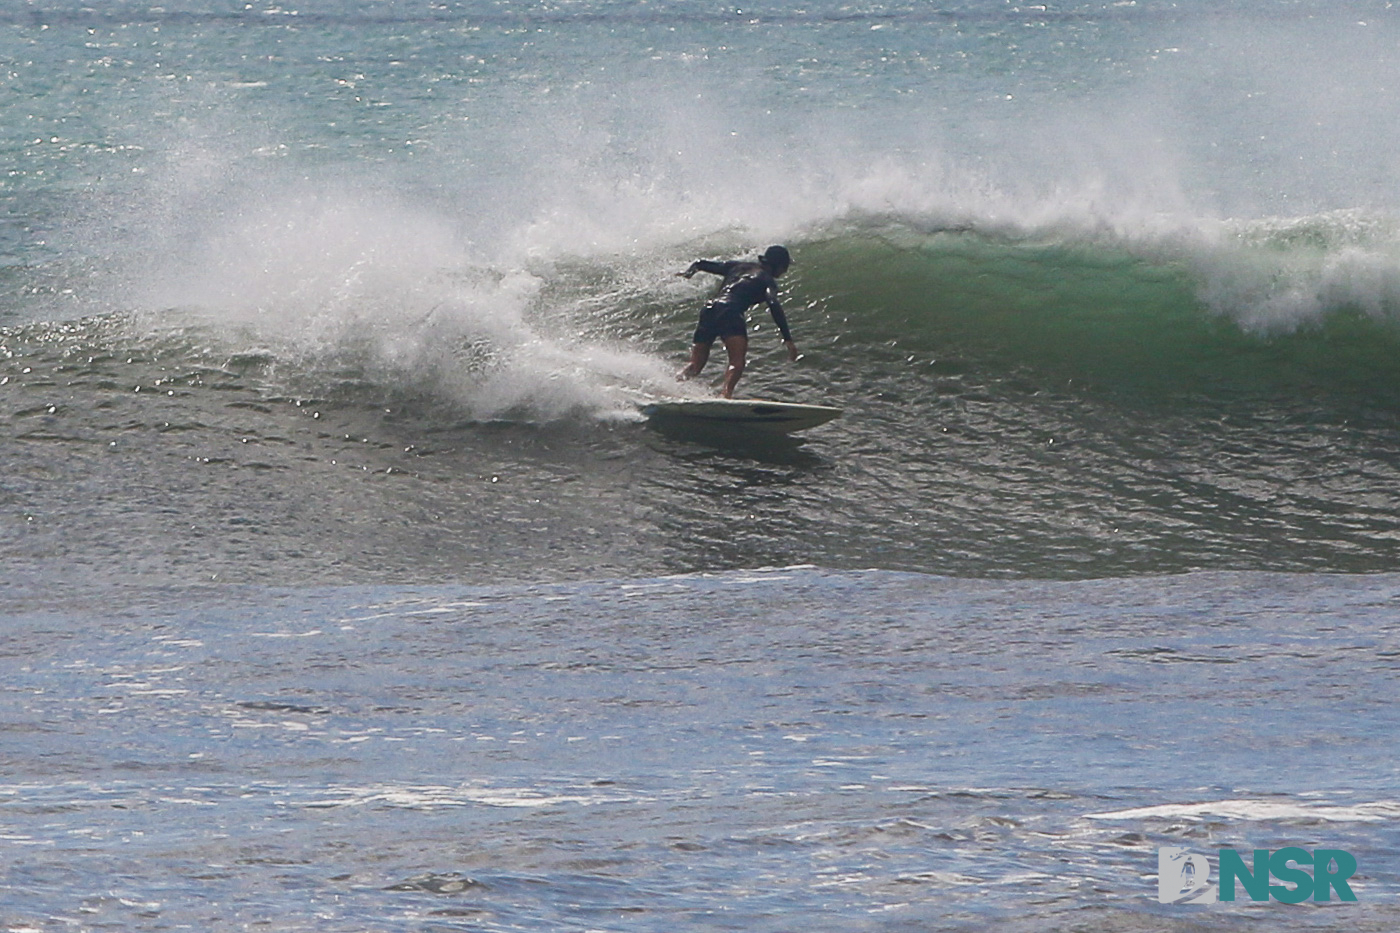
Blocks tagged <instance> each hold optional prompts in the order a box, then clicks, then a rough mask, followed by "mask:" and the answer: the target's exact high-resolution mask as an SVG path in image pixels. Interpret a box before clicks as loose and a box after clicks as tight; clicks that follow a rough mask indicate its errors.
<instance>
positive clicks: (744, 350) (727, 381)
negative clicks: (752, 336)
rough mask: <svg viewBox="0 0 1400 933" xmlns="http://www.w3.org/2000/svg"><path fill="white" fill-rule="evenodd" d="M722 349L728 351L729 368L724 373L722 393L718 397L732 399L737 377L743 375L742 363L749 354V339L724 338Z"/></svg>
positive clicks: (737, 337)
mask: <svg viewBox="0 0 1400 933" xmlns="http://www.w3.org/2000/svg"><path fill="white" fill-rule="evenodd" d="M724 349H726V350H728V351H729V367H728V368H727V369H726V370H725V371H724V391H723V392H721V393H720V395H722V396H724V397H725V398H733V397H734V387H735V386H737V385H738V384H739V377H740V376H742V375H743V374H744V362H745V359H746V358H747V357H748V353H749V338H748V337H743V336H734V337H725V338H724Z"/></svg>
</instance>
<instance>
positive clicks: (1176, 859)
mask: <svg viewBox="0 0 1400 933" xmlns="http://www.w3.org/2000/svg"><path fill="white" fill-rule="evenodd" d="M1157 900H1158V901H1160V902H1161V903H1163V904H1213V903H1215V888H1214V887H1212V886H1211V883H1210V862H1209V861H1208V860H1207V859H1206V857H1205V856H1204V855H1201V854H1200V853H1198V852H1192V851H1191V850H1190V849H1186V848H1183V847H1181V846H1164V847H1162V848H1160V849H1158V850H1157Z"/></svg>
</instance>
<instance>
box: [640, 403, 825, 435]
mask: <svg viewBox="0 0 1400 933" xmlns="http://www.w3.org/2000/svg"><path fill="white" fill-rule="evenodd" d="M642 414H644V415H646V416H647V418H649V419H650V420H651V421H653V422H656V423H657V424H664V425H672V426H686V425H694V426H697V427H700V426H707V427H717V428H736V429H737V428H745V429H747V428H754V429H757V430H760V431H768V432H778V433H781V434H791V433H793V432H794V431H805V430H807V429H808V428H815V427H816V426H817V425H819V424H826V423H827V422H828V421H830V420H832V419H833V418H839V417H841V409H839V408H831V407H829V406H827V405H799V404H797V403H796V402H770V401H767V400H766V399H758V398H743V399H740V398H706V399H680V400H677V401H673V402H652V403H651V404H649V405H644V406H642Z"/></svg>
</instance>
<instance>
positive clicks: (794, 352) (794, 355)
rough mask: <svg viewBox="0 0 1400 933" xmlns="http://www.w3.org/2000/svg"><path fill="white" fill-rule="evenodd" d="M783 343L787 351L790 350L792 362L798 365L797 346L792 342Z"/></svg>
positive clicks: (785, 341) (789, 355) (789, 354)
mask: <svg viewBox="0 0 1400 933" xmlns="http://www.w3.org/2000/svg"><path fill="white" fill-rule="evenodd" d="M783 343H784V344H785V345H786V346H787V350H788V359H789V360H791V361H792V362H794V363H796V362H797V344H795V343H793V342H792V341H791V340H784V341H783Z"/></svg>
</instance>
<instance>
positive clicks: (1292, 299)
mask: <svg viewBox="0 0 1400 933" xmlns="http://www.w3.org/2000/svg"><path fill="white" fill-rule="evenodd" d="M1319 240H1320V241H1322V242H1319ZM1346 248H1347V247H1345V246H1341V247H1339V246H1338V244H1337V243H1336V242H1335V236H1333V237H1331V238H1329V237H1328V235H1327V234H1326V232H1325V231H1323V232H1319V231H1316V230H1314V231H1313V232H1312V233H1311V234H1310V235H1309V234H1308V232H1307V231H1300V230H1296V229H1294V230H1291V231H1288V232H1286V233H1285V234H1281V235H1273V236H1264V235H1259V234H1252V235H1250V236H1243V235H1236V236H1231V237H1229V238H1228V239H1227V240H1225V241H1223V242H1215V243H1210V244H1203V243H1201V242H1199V241H1198V242H1195V243H1191V244H1186V245H1183V244H1180V243H1166V244H1163V243H1153V244H1148V245H1146V246H1144V245H1142V244H1133V243H1128V242H1124V241H1121V240H1113V239H1108V238H1105V239H1102V240H1100V239H1097V238H1094V237H1092V236H1084V235H1078V236H1064V235H1061V236H1053V235H1032V234H1014V235H997V234H987V233H982V232H977V231H974V230H966V229H962V230H943V231H934V232H915V231H911V230H908V229H896V230H884V231H876V232H859V233H848V234H845V235H841V236H834V237H830V238H824V239H818V240H815V241H813V242H811V243H808V244H805V245H804V246H803V248H802V249H801V250H800V253H799V260H800V264H801V270H802V271H801V273H800V275H801V280H800V281H801V290H802V291H803V292H804V293H806V294H809V295H814V296H817V297H814V298H813V299H812V300H811V303H812V309H813V312H815V317H816V318H817V323H816V325H815V326H816V327H817V329H818V332H819V333H820V334H821V336H822V337H823V338H826V339H830V338H832V337H834V336H835V335H836V334H838V333H839V334H840V335H841V338H840V339H841V342H842V344H843V345H844V346H845V347H846V349H847V350H848V352H852V353H859V352H861V349H860V348H863V347H899V348H904V349H907V350H909V351H911V352H913V353H916V354H933V355H934V356H935V357H936V358H937V359H938V360H940V361H941V362H942V363H943V364H944V365H945V366H950V367H954V368H958V369H978V370H983V371H989V372H995V373H1003V374H1017V375H1020V376H1024V377H1031V378H1034V379H1037V380H1041V381H1045V382H1046V383H1047V384H1049V385H1055V386H1059V387H1063V386H1065V385H1067V384H1069V383H1078V384H1079V385H1080V387H1081V389H1082V390H1084V391H1105V392H1128V393H1132V394H1141V395H1146V396H1169V397H1171V396H1181V395H1189V396H1196V397H1202V396H1206V397H1208V396H1213V395H1222V396H1226V397H1231V396H1234V395H1237V394H1239V393H1251V394H1256V393H1263V394H1273V393H1283V394H1291V393H1296V392H1306V393H1323V394H1326V395H1335V396H1338V397H1352V398H1363V399H1367V400H1369V401H1372V402H1376V403H1382V404H1395V403H1396V402H1397V401H1400V379H1397V375H1396V370H1395V366H1394V362H1393V361H1394V360H1395V359H1396V358H1397V356H1396V354H1397V352H1400V328H1397V327H1396V324H1395V321H1394V319H1393V318H1392V316H1391V312H1392V307H1393V304H1394V303H1393V301H1391V299H1390V296H1389V294H1388V293H1386V292H1385V291H1384V288H1383V287H1382V288H1381V289H1380V291H1379V293H1378V292H1377V290H1376V289H1372V291H1371V292H1369V293H1367V292H1362V291H1360V290H1358V289H1357V288H1356V287H1354V283H1353V286H1352V287H1350V288H1341V287H1338V286H1337V284H1336V283H1335V282H1334V283H1332V284H1331V285H1330V286H1329V284H1328V281H1327V277H1328V275H1329V274H1332V275H1335V274H1336V272H1335V267H1336V266H1337V262H1338V257H1339V256H1340V255H1342V254H1343V252H1344V250H1345V249H1346ZM1384 284H1387V283H1382V285H1384ZM1304 299H1306V300H1304Z"/></svg>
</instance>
